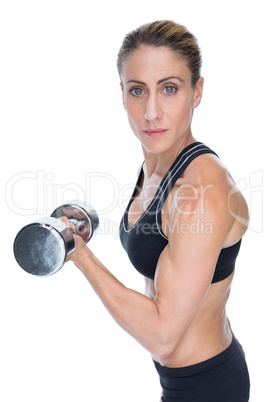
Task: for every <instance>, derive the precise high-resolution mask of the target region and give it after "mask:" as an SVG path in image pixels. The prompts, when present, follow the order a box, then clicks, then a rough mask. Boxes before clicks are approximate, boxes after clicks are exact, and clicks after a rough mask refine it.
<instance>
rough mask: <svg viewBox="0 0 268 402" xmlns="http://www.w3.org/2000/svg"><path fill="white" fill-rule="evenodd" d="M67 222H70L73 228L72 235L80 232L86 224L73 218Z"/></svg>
mask: <svg viewBox="0 0 268 402" xmlns="http://www.w3.org/2000/svg"><path fill="white" fill-rule="evenodd" d="M69 221H70V222H72V223H73V224H74V226H75V231H74V234H76V233H77V232H79V231H81V230H82V229H83V228H84V227H85V226H86V224H87V222H86V221H85V220H78V219H74V218H71V219H69Z"/></svg>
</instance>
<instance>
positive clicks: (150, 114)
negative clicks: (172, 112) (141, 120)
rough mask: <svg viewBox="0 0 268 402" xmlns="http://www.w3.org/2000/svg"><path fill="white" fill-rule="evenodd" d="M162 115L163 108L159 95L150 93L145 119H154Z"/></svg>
mask: <svg viewBox="0 0 268 402" xmlns="http://www.w3.org/2000/svg"><path fill="white" fill-rule="evenodd" d="M161 117H162V110H161V107H160V103H159V101H158V99H157V96H155V95H150V96H149V97H148V100H147V104H146V111H145V119H146V120H148V121H153V120H157V119H160V118H161Z"/></svg>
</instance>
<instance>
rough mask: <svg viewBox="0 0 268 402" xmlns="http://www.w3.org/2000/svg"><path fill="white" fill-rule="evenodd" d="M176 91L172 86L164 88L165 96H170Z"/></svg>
mask: <svg viewBox="0 0 268 402" xmlns="http://www.w3.org/2000/svg"><path fill="white" fill-rule="evenodd" d="M176 91H177V88H175V87H172V86H170V85H169V86H167V87H165V88H164V93H165V94H166V95H172V94H174V93H175V92H176Z"/></svg>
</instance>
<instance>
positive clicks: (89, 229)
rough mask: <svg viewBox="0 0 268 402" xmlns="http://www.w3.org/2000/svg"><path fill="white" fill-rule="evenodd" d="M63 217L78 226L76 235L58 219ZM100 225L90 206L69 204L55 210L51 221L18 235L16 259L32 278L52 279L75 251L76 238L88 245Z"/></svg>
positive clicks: (37, 223) (41, 221) (42, 220)
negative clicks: (47, 277)
mask: <svg viewBox="0 0 268 402" xmlns="http://www.w3.org/2000/svg"><path fill="white" fill-rule="evenodd" d="M63 216H65V217H67V218H68V219H69V220H70V221H71V222H72V223H73V224H74V225H75V227H76V230H75V232H73V231H71V230H70V229H69V227H68V226H67V225H66V224H65V223H63V222H62V221H61V220H60V219H59V218H61V217H63ZM98 225H99V218H98V215H97V212H96V211H95V210H94V208H92V206H91V205H90V204H88V203H86V202H81V201H69V202H67V203H65V204H63V205H61V206H60V207H58V208H56V209H55V211H53V213H52V214H51V216H50V217H44V218H39V219H38V220H36V221H34V222H32V223H30V224H29V225H27V226H25V227H23V228H22V229H21V230H20V231H19V232H18V234H17V236H16V238H15V241H14V247H13V249H14V255H15V258H16V260H17V262H18V264H19V265H20V266H21V268H23V269H24V270H25V271H26V272H28V273H30V274H32V275H39V276H48V275H52V274H54V273H56V272H58V271H59V270H60V269H61V268H62V266H63V265H64V263H65V260H66V257H67V256H68V255H69V254H70V253H71V252H72V251H73V250H74V237H73V234H76V235H78V236H81V237H82V238H83V240H84V241H85V242H86V243H87V242H88V241H89V240H90V239H91V238H92V236H93V234H94V232H95V230H96V229H97V227H98Z"/></svg>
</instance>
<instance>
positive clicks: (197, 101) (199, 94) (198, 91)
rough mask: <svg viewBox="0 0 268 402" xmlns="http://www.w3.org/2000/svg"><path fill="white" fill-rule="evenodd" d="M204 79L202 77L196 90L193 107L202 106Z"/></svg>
mask: <svg viewBox="0 0 268 402" xmlns="http://www.w3.org/2000/svg"><path fill="white" fill-rule="evenodd" d="M203 86H204V78H203V77H200V78H199V79H198V81H197V83H196V86H195V89H194V98H193V107H194V108H196V107H197V106H199V105H200V102H201V99H202V95H203Z"/></svg>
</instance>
